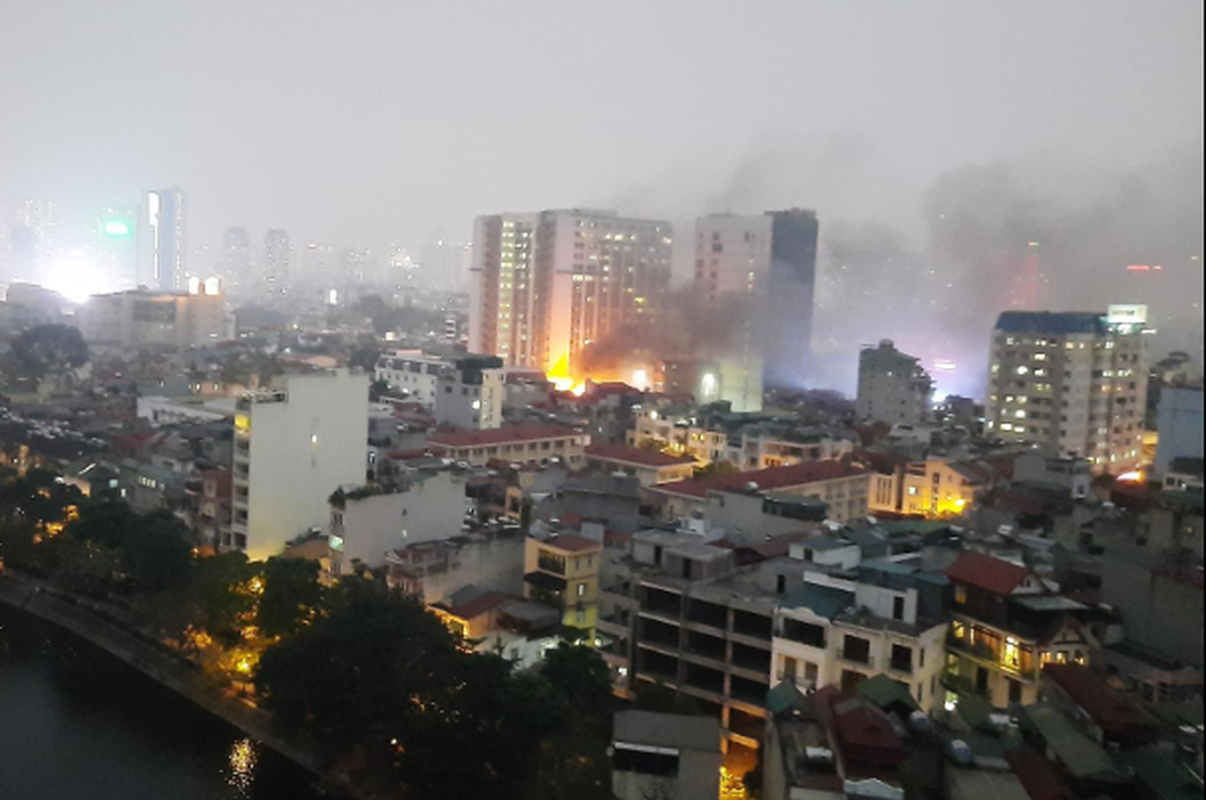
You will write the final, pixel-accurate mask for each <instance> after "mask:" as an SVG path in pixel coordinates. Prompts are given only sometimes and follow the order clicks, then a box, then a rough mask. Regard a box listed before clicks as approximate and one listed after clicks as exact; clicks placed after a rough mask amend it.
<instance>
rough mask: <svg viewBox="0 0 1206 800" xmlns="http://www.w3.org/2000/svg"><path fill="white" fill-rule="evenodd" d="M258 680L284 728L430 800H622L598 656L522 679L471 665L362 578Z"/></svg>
mask: <svg viewBox="0 0 1206 800" xmlns="http://www.w3.org/2000/svg"><path fill="white" fill-rule="evenodd" d="M255 682H256V687H257V691H258V692H259V693H260V695H261V702H262V704H263V705H264V706H265V707H266V708H268V709H270V710H271V711H273V712H274V713H275V714H276V715H277V716H278V717H279V718H280V719H281V720H282V721H284V722H287V723H289V724H290V725H293V726H296V727H298V728H301V729H305V730H308V731H309V732H311V733H312V734H313V735H315V736H316V737H318V738H319V739H321V740H322V741H325V742H326V743H328V744H329V745H331V746H332V747H334V748H335V749H337V750H338V751H340V752H355V753H357V754H359V755H360V756H362V757H363V758H364V759H365V761H366V763H367V764H368V765H369V767H370V771H371V772H372V773H374V774H376V775H393V776H396V778H395V780H396V781H397V782H398V783H399V784H401V785H402V786H404V787H405V788H406V789H408V790H409V791H410V792H412V793H414V794H416V795H417V796H418V797H421V798H428V797H430V798H447V797H494V798H501V799H503V800H506V799H507V798H515V799H516V800H519V798H535V799H536V800H543V799H545V798H547V799H548V800H553V798H566V797H576V798H581V800H593V798H599V800H604V799H605V798H610V797H611V794H610V788H609V786H610V783H609V771H608V760H607V752H606V750H607V746H608V743H609V739H610V729H611V714H612V711H613V708H614V706H613V702H614V701H613V697H612V693H611V683H610V679H609V675H608V670H607V666H606V664H605V663H604V662H603V660H602V659H601V658H600V657H599V655H598V653H596V652H595V651H593V650H590V649H588V648H584V647H576V646H571V645H562V646H561V647H559V648H557V649H554V650H552V651H551V652H550V653H549V654H548V657H547V659H546V660H545V662H544V663H543V665H542V667H541V668H540V670H539V671H526V672H519V673H516V672H514V671H513V670H512V667H511V665H510V664H509V663H508V662H506V661H505V660H503V659H502V658H500V657H498V656H495V655H487V654H479V653H470V652H466V650H465V649H464V648H463V647H462V643H461V642H459V641H458V640H457V639H456V638H455V637H454V636H453V635H452V634H451V633H450V632H449V631H448V629H447V628H446V627H445V626H444V625H443V624H442V623H441V622H440V620H439V619H438V618H437V617H435V616H434V615H432V614H431V613H430V612H428V611H427V610H426V609H425V608H424V607H423V606H422V604H421V603H420V602H419V601H418V600H416V599H414V598H412V597H407V596H404V595H401V594H399V593H397V592H392V591H389V590H387V589H386V588H385V587H383V586H381V585H379V584H377V583H374V582H372V581H368V580H364V579H355V578H351V579H347V580H344V581H342V582H341V583H339V584H338V585H336V586H335V587H333V588H331V589H329V590H327V591H326V592H325V594H324V596H323V599H322V601H321V608H320V609H319V613H318V614H317V615H316V616H315V617H314V618H313V620H312V622H311V623H310V624H307V625H304V626H303V627H301V628H300V629H299V630H298V631H297V632H296V633H295V634H294V635H291V636H287V637H283V638H282V639H280V640H279V641H278V642H277V643H276V644H274V645H272V646H270V647H269V648H268V649H267V650H266V651H265V652H264V654H263V657H262V659H261V661H260V663H259V668H258V670H257V671H256V675H255Z"/></svg>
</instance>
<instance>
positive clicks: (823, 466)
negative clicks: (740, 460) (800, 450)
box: [649, 461, 870, 523]
mask: <svg viewBox="0 0 1206 800" xmlns="http://www.w3.org/2000/svg"><path fill="white" fill-rule="evenodd" d="M869 487H870V473H868V472H867V471H866V470H864V469H862V468H860V467H855V466H851V465H848V464H845V463H843V462H841V461H815V462H808V463H803V464H795V465H792V466H786V467H771V468H769V469H763V470H756V471H753V472H737V473H730V474H717V475H712V476H708V477H703V478H694V479H691V480H686V481H679V482H677V483H667V484H662V485H660V486H655V487H652V488H651V489H650V490H649V491H650V494H651V495H653V496H654V497H656V498H659V499H660V500H661V502H662V505H663V510H662V513H663V515H664V516H665V517H667V518H669V519H674V518H678V517H689V516H691V515H692V514H693V513H694V512H702V511H704V509H705V508H706V507H707V505H708V503H709V502H710V500H709V497H710V495H712V494H713V493H722V494H723V493H734V492H746V493H754V494H757V493H762V492H772V491H774V492H778V493H781V494H788V495H803V496H808V497H815V498H816V499H818V500H821V501H822V502H824V503H826V504H827V505H828V506H829V517H830V519H833V520H835V521H837V522H841V523H846V522H851V521H855V520H860V519H862V518H864V517H866V516H867V497H868V491H869Z"/></svg>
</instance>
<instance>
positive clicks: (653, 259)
mask: <svg viewBox="0 0 1206 800" xmlns="http://www.w3.org/2000/svg"><path fill="white" fill-rule="evenodd" d="M672 235H673V229H672V226H671V225H670V223H668V222H659V221H655V220H644V219H631V218H625V217H620V216H618V215H617V214H616V213H615V212H610V211H588V210H580V209H572V210H564V211H543V212H540V213H538V214H502V215H494V216H484V217H479V218H478V219H477V222H476V225H475V227H474V241H473V250H472V252H473V262H472V263H473V267H472V287H471V291H472V295H473V296H472V300H471V302H470V317H469V319H470V322H469V326H470V327H469V329H470V332H469V346H470V349H471V350H473V351H474V352H478V353H484V354H491V355H497V356H500V357H501V358H503V359H504V360H505V361H507V362H508V363H511V364H519V365H523V366H529V367H535V368H538V369H541V370H543V371H545V372H546V373H549V374H551V375H552V376H553V377H554V378H557V379H563V380H564V379H568V378H570V377H573V378H577V379H581V378H583V377H586V376H584V375H582V374H581V369H582V366H583V365H582V363H581V362H582V358H581V356H582V355H583V350H584V349H585V348H587V347H589V346H590V345H591V344H592V343H595V342H602V341H604V340H605V339H607V338H608V337H610V336H613V335H620V334H623V333H626V332H631V331H634V330H636V329H638V328H640V327H642V326H651V325H653V324H655V323H656V322H657V318H658V315H659V313H660V311H661V308H662V301H663V299H664V297H665V294H666V290H667V288H668V286H669V281H670V257H671V249H672V246H673V243H672Z"/></svg>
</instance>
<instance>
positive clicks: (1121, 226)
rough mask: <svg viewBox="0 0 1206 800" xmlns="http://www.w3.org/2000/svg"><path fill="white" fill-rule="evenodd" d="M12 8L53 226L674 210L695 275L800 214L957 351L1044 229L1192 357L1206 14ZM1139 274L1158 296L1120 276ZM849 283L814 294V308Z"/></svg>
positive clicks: (6, 96)
mask: <svg viewBox="0 0 1206 800" xmlns="http://www.w3.org/2000/svg"><path fill="white" fill-rule="evenodd" d="M4 20H5V24H4V25H3V27H2V28H0V69H2V72H0V75H2V76H3V77H0V108H3V109H5V110H4V112H3V116H4V118H5V119H4V124H3V125H0V197H3V198H11V197H24V196H32V197H42V198H47V199H51V200H54V201H55V202H56V203H57V204H58V213H59V218H60V223H61V224H60V225H59V231H58V235H59V237H60V238H62V239H64V240H68V239H69V237H70V236H71V235H73V234H74V233H76V232H77V231H80V230H81V229H82V227H83V225H84V223H85V222H86V221H87V220H88V219H89V216H90V214H91V213H92V212H93V209H95V207H97V206H99V205H101V204H103V203H110V202H127V203H128V202H133V201H135V200H136V199H137V197H138V195H139V193H140V192H141V191H143V190H145V189H148V188H152V187H160V186H168V185H180V186H183V187H185V188H186V189H187V191H188V193H189V197H190V203H191V207H190V219H189V230H190V232H189V241H190V245H191V246H193V247H197V246H208V247H210V248H215V247H216V246H217V245H218V244H219V243H220V241H221V236H222V231H223V230H224V229H225V228H226V227H228V226H246V227H247V228H248V229H250V230H251V231H252V238H253V241H254V242H255V243H256V246H257V248H258V247H259V243H260V242H261V241H262V235H263V231H264V230H265V229H266V228H269V227H281V228H285V229H287V230H289V231H290V233H291V235H292V238H293V240H294V242H295V243H298V244H301V243H304V242H307V241H320V242H325V243H329V244H333V245H335V246H354V247H361V248H373V249H375V250H377V251H378V252H380V251H383V250H384V249H385V247H386V246H387V245H389V244H391V243H400V244H402V245H404V246H406V247H409V248H412V249H413V250H417V249H418V248H419V247H421V246H422V243H423V242H424V241H425V240H427V239H428V238H429V237H430V236H431V235H432V233H433V231H441V232H443V234H444V235H447V236H448V237H450V238H454V239H458V240H467V239H468V237H469V232H470V227H471V224H472V220H473V218H474V216H475V215H477V214H481V213H487V212H494V211H499V210H526V209H536V208H549V207H571V206H581V207H612V208H618V209H620V210H621V211H623V213H625V214H629V215H638V216H650V217H656V218H664V219H669V220H671V221H673V222H674V223H675V224H676V237H677V239H678V240H679V242H680V243H682V244H688V246H685V247H679V248H677V249H676V254H675V258H676V262H677V269H676V276H677V278H678V279H680V280H681V279H684V278H685V277H686V276H687V273H688V272H689V269H684V266H685V265H686V264H687V263H689V260H690V258H691V253H690V251H691V248H690V246H689V242H688V241H687V240H688V239H689V237H690V236H691V230H690V224H691V221H692V219H693V218H694V217H695V216H697V215H699V214H705V213H710V212H718V211H729V210H731V211H733V212H738V213H757V212H760V211H762V210H764V209H771V208H788V207H793V206H804V207H808V208H815V209H817V211H818V214H819V216H820V218H821V220H822V226H821V231H822V248H823V255H822V284H824V282H825V280H826V277H829V278H832V276H833V275H834V274H835V273H834V270H835V269H838V268H840V266H842V264H841V263H839V262H841V261H843V260H844V259H845V258H846V257H847V255H848V254H849V253H850V252H854V253H855V254H862V257H864V258H869V259H871V260H872V261H875V265H876V266H877V267H878V268H879V269H880V270H884V269H890V268H888V267H887V266H886V265H888V264H892V263H897V264H899V263H901V261H902V260H908V259H912V260H913V261H915V262H916V263H918V264H921V265H924V266H925V267H929V268H932V269H934V270H935V271H936V272H935V276H936V278H939V279H941V282H940V284H936V286H939V285H940V287H941V288H942V289H944V290H949V291H952V292H960V294H959V295H958V298H955V297H952V296H949V295H948V296H946V297H941V296H935V297H931V299H930V302H932V303H943V304H947V305H951V306H953V307H962V309H963V313H964V314H968V315H970V316H973V317H975V319H974V320H971V321H968V322H967V324H966V325H965V326H964V327H962V328H961V327H960V323H959V321H958V320H953V321H948V322H947V323H946V324H947V325H948V331H947V334H948V336H954V335H957V334H960V333H962V332H963V331H965V330H972V331H973V332H974V333H975V335H976V336H977V337H978V336H980V335H981V334H982V333H983V331H981V330H980V329H979V328H977V327H976V325H980V326H981V327H982V323H984V322H986V320H984V319H980V318H981V317H983V316H985V315H988V314H991V313H993V312H995V310H998V308H997V307H998V306H999V305H1000V303H999V302H996V300H997V299H998V298H994V299H993V301H992V302H984V303H982V302H976V303H964V302H960V300H961V299H963V298H964V294H963V293H962V292H961V289H963V288H968V289H976V288H979V286H980V284H979V283H978V282H977V281H975V280H974V274H971V273H974V269H975V268H976V265H981V266H982V265H984V264H991V263H993V261H994V259H997V258H999V257H1001V254H1002V253H1004V254H1006V255H1008V254H1009V253H1010V252H1012V251H1013V250H1014V249H1015V248H1016V246H1017V245H1018V242H1022V241H1027V240H1030V239H1039V238H1042V239H1043V245H1044V247H1045V250H1044V255H1045V257H1046V258H1048V261H1047V262H1045V263H1044V267H1045V268H1048V267H1049V268H1051V269H1052V270H1053V271H1057V272H1062V274H1063V275H1064V280H1063V282H1062V284H1060V282H1059V281H1058V280H1056V281H1055V283H1056V286H1055V288H1054V289H1053V290H1052V293H1051V297H1050V302H1051V303H1053V304H1058V303H1063V304H1071V305H1073V306H1077V307H1089V306H1093V305H1103V304H1104V303H1105V302H1108V301H1109V300H1111V299H1113V300H1120V299H1137V300H1145V301H1149V302H1152V303H1153V304H1154V305H1155V306H1156V309H1155V311H1156V315H1157V320H1156V321H1157V324H1160V325H1161V326H1162V327H1163V328H1168V327H1169V325H1170V323H1171V324H1172V325H1173V328H1174V334H1175V335H1174V341H1173V342H1172V343H1173V344H1175V345H1176V346H1185V347H1196V348H1197V351H1198V352H1199V353H1200V339H1201V335H1200V330H1201V327H1200V320H1201V304H1200V303H1197V304H1196V305H1193V304H1192V303H1189V302H1186V301H1185V298H1186V297H1188V296H1189V295H1191V294H1192V293H1193V290H1194V289H1195V288H1196V289H1197V292H1196V294H1197V296H1198V297H1200V295H1201V290H1200V287H1201V262H1200V260H1199V261H1197V262H1193V261H1192V260H1191V259H1192V258H1194V257H1198V258H1199V259H1200V256H1201V249H1202V247H1201V241H1202V194H1203V191H1202V158H1201V151H1202V130H1203V71H1202V68H1201V64H1202V62H1203V48H1202V37H1201V29H1202V25H1203V9H1202V6H1201V4H1196V3H1186V2H1179V0H1168V1H1167V2H1153V3H1143V4H1136V3H1130V2H1095V3H1088V2H1075V3H1061V4H1054V5H1053V4H1047V3H1040V2H1020V3H1017V2H1015V3H1008V4H997V5H988V4H977V5H974V6H973V5H967V4H953V3H942V2H914V3H908V4H903V3H892V2H876V3H860V4H858V5H851V4H841V5H839V4H832V3H828V4H826V3H801V2H775V1H772V0H768V1H767V2H758V3H754V4H743V5H742V6H740V7H736V6H733V7H721V6H719V5H712V6H708V5H699V4H695V3H687V2H666V3H658V4H654V5H649V4H638V3H632V2H619V3H611V4H607V6H605V7H599V8H597V9H595V10H593V11H590V12H587V11H585V10H583V9H578V8H570V7H566V6H564V5H561V4H556V3H549V2H528V1H526V0H525V1H522V2H517V3H510V4H505V5H495V4H473V5H472V6H468V7H465V8H461V9H453V8H450V7H447V6H430V5H389V4H381V3H365V2H355V3H350V4H339V5H334V6H333V5H330V4H325V3H315V2H289V3H284V2H266V3H255V4H253V5H250V6H248V5H246V4H237V3H231V2H217V3H207V4H204V5H199V6H191V7H184V8H178V9H177V8H169V7H165V6H162V5H161V4H155V3H151V2H144V1H143V0H131V1H129V2H121V3H118V4H106V5H104V6H95V5H90V4H89V5H81V4H78V3H64V2H57V1H55V0H52V1H51V2H33V1H32V0H15V1H14V0H10V2H8V3H6V9H5V16H4ZM1187 64H1193V65H1197V66H1195V67H1192V68H1188V69H1187V68H1186V65H1187ZM950 219H955V220H957V221H958V223H959V224H958V225H956V226H954V227H953V228H952V226H951V225H948V224H945V223H946V221H947V220H950ZM939 221H942V222H943V223H944V224H943V225H940V224H938V223H939ZM876 230H878V231H880V233H881V234H882V233H883V232H884V231H887V240H890V242H891V244H890V246H889V247H888V250H887V251H884V250H883V248H884V246H885V241H886V240H885V239H884V237H883V236H882V235H881V236H878V238H877V236H876V235H872V236H871V238H870V239H866V238H864V235H865V234H868V233H873V232H874V231H876ZM998 251H999V252H998ZM868 253H871V255H868ZM1048 253H1049V254H1051V255H1050V256H1047V254H1048ZM1134 261H1139V262H1141V263H1148V262H1150V263H1161V264H1168V265H1170V269H1169V272H1168V273H1167V274H1166V276H1165V281H1164V284H1165V285H1163V286H1161V287H1156V286H1154V285H1152V284H1151V283H1150V282H1149V283H1148V284H1140V285H1137V286H1134V287H1131V286H1129V285H1127V284H1123V285H1120V286H1119V285H1116V284H1117V282H1118V281H1122V280H1125V279H1127V278H1128V276H1126V275H1125V273H1124V272H1122V271H1121V270H1125V266H1126V264H1128V263H1131V262H1134ZM931 265H933V266H931ZM919 269H921V267H919ZM1086 270H1088V271H1086ZM1096 270H1101V272H1100V273H1098V272H1096ZM922 272H923V273H924V272H925V270H924V269H923V270H922ZM969 278H972V280H971V281H970V282H969V283H965V282H964V281H967V280H968V279H969ZM1103 278H1105V279H1107V280H1102V279H1103ZM948 284H949V285H948ZM848 288H849V287H841V286H839V287H837V289H834V287H833V286H832V285H831V286H830V289H829V290H828V291H827V290H826V289H825V287H824V285H822V287H821V288H820V290H819V294H818V298H819V302H820V303H821V304H822V308H821V309H820V310H819V319H820V320H821V322H822V323H824V322H825V319H826V312H825V308H824V306H825V304H826V303H828V304H833V303H834V302H835V298H837V299H839V300H840V298H842V297H845V302H849V301H850V300H851V298H850V297H849V292H848V291H847V289H848ZM912 288H913V289H919V288H920V287H918V286H916V284H915V283H914V284H913V286H912ZM924 291H928V292H933V291H936V290H935V289H933V288H928V289H925V290H924ZM976 299H977V300H979V298H976ZM952 300H955V302H952ZM909 313H911V312H909ZM1195 315H1196V316H1195ZM883 316H884V314H883V313H880V312H877V317H878V318H879V319H882V318H883ZM889 316H891V312H889ZM956 316H957V315H956ZM908 320H909V314H908V313H905V312H904V311H903V310H901V312H900V314H899V317H898V318H897V319H896V320H895V322H894V324H892V325H886V324H885V325H883V326H882V327H883V328H884V329H885V330H884V335H888V334H892V333H895V331H894V330H893V329H899V328H907V327H908ZM836 322H839V323H840V322H841V315H839V319H837V320H836ZM936 322H937V321H936ZM1177 326H1181V328H1180V329H1177ZM866 335H867V337H868V338H872V339H873V338H876V337H877V336H878V335H879V333H878V332H874V331H873V332H869V333H867V334H866ZM897 335H899V334H897ZM832 338H833V341H832V342H831V343H830V346H831V347H832V349H834V350H835V351H840V352H845V351H847V350H848V349H849V348H850V346H851V342H850V341H848V340H847V338H845V337H838V336H836V335H835V336H834V337H832ZM908 344H911V343H909V342H906V345H908ZM968 344H969V345H971V344H973V343H968ZM818 346H819V347H821V348H822V349H824V348H825V346H826V345H825V342H824V341H823V339H822V340H820V341H818ZM913 346H914V347H916V348H917V349H928V350H934V347H935V346H934V345H933V344H932V342H928V341H927V343H926V344H925V345H921V344H918V345H913ZM980 348H981V342H980V341H979V340H977V341H975V342H974V347H971V349H970V352H973V353H978V352H979V350H980ZM940 349H941V348H939V350H940ZM937 352H938V351H937V350H934V352H933V353H931V354H930V355H934V354H936V353H937ZM950 355H957V354H953V353H952V354H950ZM847 377H848V376H847Z"/></svg>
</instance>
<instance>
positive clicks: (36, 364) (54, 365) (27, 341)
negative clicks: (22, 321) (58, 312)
mask: <svg viewBox="0 0 1206 800" xmlns="http://www.w3.org/2000/svg"><path fill="white" fill-rule="evenodd" d="M12 355H13V358H14V360H15V361H16V363H17V365H18V367H19V368H21V369H22V370H23V371H24V372H26V373H27V374H29V375H32V376H33V377H36V378H40V377H42V376H43V375H45V374H46V373H48V372H55V371H58V370H62V369H66V368H68V367H72V368H74V367H82V366H83V365H84V364H86V363H88V345H87V343H85V342H84V337H83V336H82V335H80V332H79V329H77V328H72V327H71V326H70V325H59V324H48V325H35V326H33V327H32V328H28V329H27V330H25V331H22V332H21V333H20V334H19V335H18V336H16V337H15V338H14V339H13V340H12Z"/></svg>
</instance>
